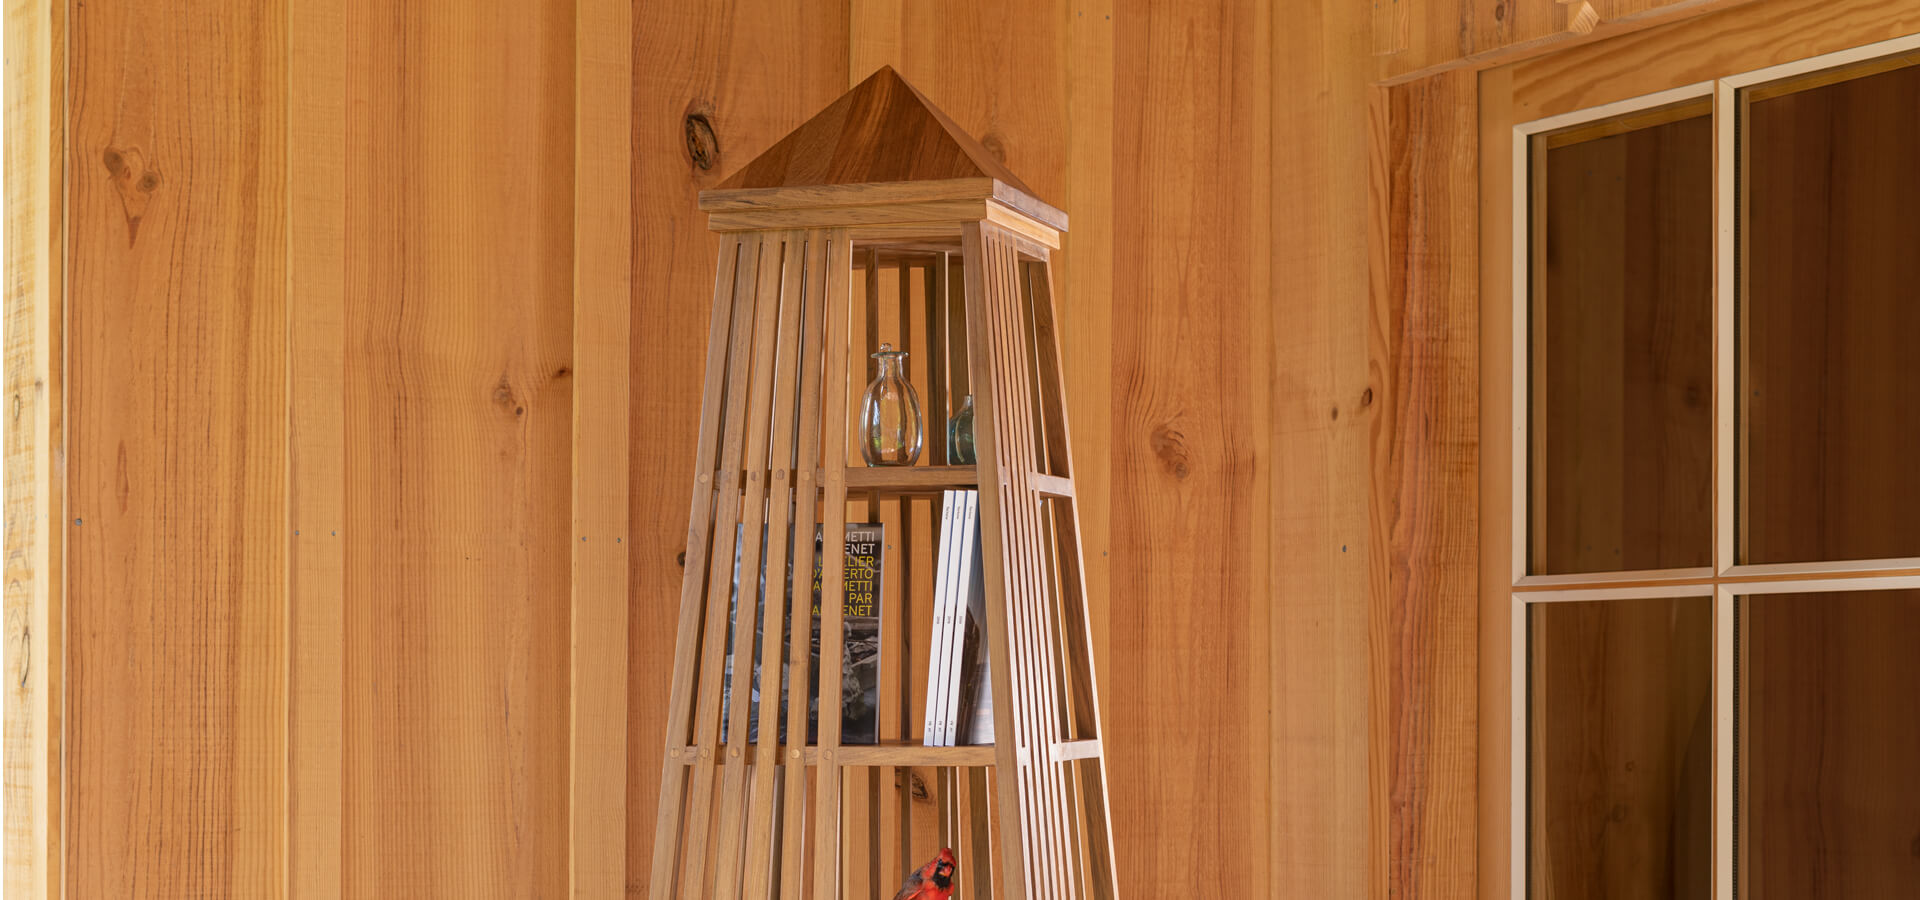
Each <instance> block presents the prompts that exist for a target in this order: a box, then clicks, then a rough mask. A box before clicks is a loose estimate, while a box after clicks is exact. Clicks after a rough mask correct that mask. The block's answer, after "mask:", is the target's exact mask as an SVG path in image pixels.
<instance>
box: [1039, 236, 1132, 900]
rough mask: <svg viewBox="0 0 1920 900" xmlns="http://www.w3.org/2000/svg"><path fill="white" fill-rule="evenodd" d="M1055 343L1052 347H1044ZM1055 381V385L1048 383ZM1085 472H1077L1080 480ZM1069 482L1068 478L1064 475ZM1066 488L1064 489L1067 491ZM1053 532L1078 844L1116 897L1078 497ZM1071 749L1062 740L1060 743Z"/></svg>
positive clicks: (1062, 411) (1046, 375)
mask: <svg viewBox="0 0 1920 900" xmlns="http://www.w3.org/2000/svg"><path fill="white" fill-rule="evenodd" d="M1052 276H1053V269H1052V266H1050V265H1046V266H1042V267H1041V274H1039V275H1037V276H1036V277H1035V279H1034V283H1033V305H1034V310H1033V316H1034V320H1035V321H1036V322H1037V323H1039V327H1036V328H1035V336H1036V340H1039V341H1042V342H1043V343H1042V352H1041V353H1039V354H1038V355H1037V358H1038V359H1039V361H1040V368H1041V372H1040V374H1039V376H1038V377H1039V378H1040V379H1041V382H1042V390H1043V394H1044V393H1045V392H1046V391H1048V390H1051V391H1052V392H1053V393H1054V394H1055V396H1059V395H1060V394H1061V393H1063V392H1064V391H1065V387H1066V377H1065V374H1064V373H1063V372H1062V371H1061V365H1060V348H1059V345H1058V340H1059V338H1058V330H1057V329H1056V328H1054V327H1053V322H1054V321H1055V320H1056V318H1057V316H1058V312H1057V310H1056V309H1055V304H1054V299H1053V298H1054V291H1053V278H1052ZM1047 344H1052V345H1053V346H1052V352H1051V353H1049V352H1047V351H1046V346H1047ZM1048 385H1051V387H1050V388H1049V387H1047V386H1048ZM1053 410H1054V411H1052V412H1050V413H1049V415H1050V416H1052V417H1053V421H1052V422H1051V423H1050V428H1051V429H1052V433H1053V434H1056V435H1057V436H1058V440H1059V442H1060V444H1061V445H1062V446H1063V447H1065V448H1069V449H1070V448H1071V447H1072V446H1073V440H1072V433H1073V432H1072V428H1071V423H1072V419H1071V416H1070V415H1069V412H1068V407H1067V406H1066V404H1065V403H1064V402H1057V403H1056V404H1055V405H1054V407H1053ZM1078 474H1079V473H1076V477H1077V476H1078ZM1051 478H1052V476H1039V475H1036V476H1034V490H1035V491H1036V492H1037V493H1040V494H1042V495H1047V496H1052V497H1056V498H1061V499H1068V500H1072V499H1073V497H1074V491H1073V482H1072V481H1067V482H1066V484H1065V485H1064V486H1061V485H1054V484H1052V483H1051V481H1050V479H1051ZM1061 480H1065V479H1061ZM1062 487H1064V490H1062ZM1054 516H1055V519H1054V520H1053V533H1054V538H1055V541H1056V542H1057V546H1058V553H1059V557H1060V559H1059V565H1060V577H1059V590H1060V603H1061V627H1062V631H1063V634H1062V638H1061V646H1062V648H1063V649H1064V650H1065V653H1066V657H1067V671H1068V673H1069V675H1068V678H1069V679H1070V680H1069V683H1068V684H1067V685H1066V686H1065V689H1066V697H1067V700H1068V704H1069V707H1070V710H1069V717H1068V719H1067V721H1068V723H1069V725H1070V726H1071V728H1072V734H1071V736H1072V737H1073V738H1076V739H1078V740H1076V741H1075V742H1073V743H1072V746H1074V747H1075V748H1076V750H1075V751H1074V752H1086V753H1087V755H1086V756H1072V755H1062V756H1061V757H1060V759H1061V760H1062V761H1065V760H1067V759H1088V760H1089V761H1088V762H1086V763H1084V764H1082V765H1081V766H1080V767H1077V768H1076V769H1075V773H1076V775H1077V776H1078V777H1077V778H1075V779H1074V780H1075V781H1076V782H1077V783H1078V785H1079V789H1078V791H1077V794H1076V801H1077V807H1078V810H1077V812H1078V815H1079V822H1080V825H1081V829H1080V842H1081V844H1082V845H1083V847H1084V848H1085V849H1086V857H1087V861H1086V865H1087V871H1086V895H1087V896H1091V897H1100V898H1106V897H1112V896H1114V894H1115V893H1116V892H1117V889H1118V888H1117V885H1116V884H1115V875H1114V867H1113V866H1114V863H1113V860H1114V855H1113V830H1112V828H1111V823H1110V820H1109V818H1108V817H1109V815H1110V810H1111V809H1112V807H1111V805H1110V804H1109V802H1108V798H1107V791H1106V767H1107V763H1106V757H1105V754H1104V753H1103V751H1102V747H1101V744H1100V737H1101V736H1102V735H1104V734H1106V730H1105V728H1104V727H1103V726H1102V717H1101V710H1102V706H1101V702H1100V681H1099V678H1098V677H1097V675H1096V673H1097V671H1098V670H1099V665H1098V658H1097V655H1096V646H1095V643H1094V628H1093V623H1092V611H1091V610H1090V609H1089V605H1090V604H1089V602H1088V599H1087V584H1086V579H1085V575H1084V573H1085V572H1086V561H1085V560H1086V551H1085V548H1084V547H1082V546H1081V542H1080V534H1081V531H1080V527H1081V526H1080V505H1079V503H1078V502H1077V501H1076V502H1071V503H1065V504H1055V505H1054ZM1064 746H1069V745H1068V744H1059V745H1056V747H1064Z"/></svg>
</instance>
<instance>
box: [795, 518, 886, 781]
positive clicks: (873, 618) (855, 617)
mask: <svg viewBox="0 0 1920 900" xmlns="http://www.w3.org/2000/svg"><path fill="white" fill-rule="evenodd" d="M886 539H887V529H886V526H885V525H884V524H882V523H880V522H863V523H860V524H854V523H851V522H849V523H847V531H846V539H845V545H844V553H845V555H846V569H845V572H844V575H843V577H842V579H841V581H842V583H843V584H845V586H846V592H845V595H844V597H843V598H842V604H841V611H842V615H843V618H842V623H843V626H844V629H845V632H846V636H845V640H844V642H843V643H842V644H841V647H842V653H841V655H840V743H842V744H877V743H879V742H880V615H881V611H880V596H881V588H882V587H883V585H882V583H881V579H882V578H883V577H884V576H885V574H886V565H885V550H886V546H887V540H886ZM825 559H826V557H825V556H823V555H822V554H821V551H820V541H819V539H818V538H817V537H816V539H815V540H814V554H813V664H812V669H811V671H810V673H809V678H808V680H809V681H810V682H811V683H810V684H809V685H808V686H807V687H808V692H807V696H808V698H809V702H808V705H807V743H810V744H812V743H818V742H819V740H820V698H821V694H820V687H821V685H820V642H821V636H820V594H821V581H822V580H823V579H824V577H825V562H824V560H825Z"/></svg>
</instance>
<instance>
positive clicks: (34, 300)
mask: <svg viewBox="0 0 1920 900" xmlns="http://www.w3.org/2000/svg"><path fill="white" fill-rule="evenodd" d="M66 16H67V5H66V4H65V3H43V2H33V3H17V4H9V5H8V7H7V13H6V66H5V76H4V82H5V85H4V87H5V91H6V135H7V140H6V192H7V226H6V234H5V241H6V243H5V254H6V311H5V315H6V379H7V385H6V389H7V398H8V403H9V407H8V412H7V417H6V423H7V425H6V428H5V447H6V522H7V527H6V648H7V650H6V658H7V659H6V661H7V668H6V679H7V688H6V741H5V757H6V893H7V894H8V895H9V896H14V897H58V896H60V890H61V887H62V885H63V884H64V874H63V865H64V863H65V845H64V842H63V841H62V839H61V834H62V830H61V829H62V823H63V821H64V816H63V814H62V813H63V811H62V809H61V800H62V796H63V787H64V779H63V777H62V776H63V773H62V771H61V762H60V760H61V756H62V754H63V752H64V751H63V747H62V740H61V729H62V728H63V727H64V723H63V721H62V711H63V709H64V703H65V701H64V699H63V695H64V692H65V690H66V680H65V678H64V674H63V673H64V670H65V662H64V656H65V650H66V637H65V635H66V631H65V615H64V613H63V611H62V610H63V604H64V601H65V592H66V587H67V582H66V576H65V570H64V559H63V548H64V547H65V538H66V528H65V527H64V524H63V523H64V522H65V519H66V507H65V502H64V501H65V491H64V489H63V486H62V484H61V480H60V478H59V477H58V476H57V474H56V473H57V469H56V468H55V461H56V460H58V459H60V458H61V457H62V456H63V455H64V454H65V453H66V444H65V441H64V429H65V422H64V415H63V414H64V411H65V386H66V380H65V376H66V371H65V367H64V366H63V365H62V364H61V359H62V353H63V347H62V338H63V335H62V329H61V324H62V322H63V320H64V308H63V307H64V297H65V294H64V290H63V287H62V278H63V276H64V267H63V263H64V260H65V253H66V250H67V244H66V241H65V225H64V222H65V215H66V208H65V194H64V191H63V189H62V185H63V180H64V173H65V169H66V134H67V123H66V90H67V75H68V73H67V65H66V62H67V56H66Z"/></svg>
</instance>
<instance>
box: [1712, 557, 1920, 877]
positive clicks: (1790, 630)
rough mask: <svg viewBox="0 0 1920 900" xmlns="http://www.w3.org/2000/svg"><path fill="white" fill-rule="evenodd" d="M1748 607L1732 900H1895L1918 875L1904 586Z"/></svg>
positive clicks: (1913, 605)
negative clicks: (1877, 899) (1740, 828)
mask: <svg viewBox="0 0 1920 900" xmlns="http://www.w3.org/2000/svg"><path fill="white" fill-rule="evenodd" d="M1742 602H1743V603H1745V604H1746V605H1745V608H1744V614H1745V615H1746V617H1747V618H1746V620H1745V621H1746V636H1745V639H1744V640H1743V641H1742V644H1743V648H1744V658H1743V659H1742V660H1741V665H1742V667H1743V671H1744V672H1746V673H1747V676H1746V677H1747V681H1746V683H1745V685H1744V687H1743V689H1742V690H1743V692H1744V694H1745V697H1744V707H1743V708H1744V711H1745V714H1746V716H1747V723H1746V738H1745V742H1744V746H1743V749H1742V750H1741V753H1742V756H1741V761H1742V764H1743V766H1746V767H1748V768H1747V769H1746V771H1745V776H1746V777H1745V779H1744V781H1745V784H1744V786H1743V788H1742V791H1741V804H1742V807H1743V814H1742V820H1743V821H1744V822H1746V823H1747V824H1748V825H1749V826H1750V827H1749V828H1748V829H1747V830H1745V831H1744V832H1743V833H1742V835H1741V843H1742V844H1743V845H1745V846H1743V849H1742V853H1741V856H1742V866H1741V870H1740V873H1739V884H1740V892H1741V894H1742V896H1749V897H1755V898H1759V900H1769V898H1784V897H1871V896H1881V897H1898V896H1901V895H1903V894H1911V893H1912V892H1913V885H1914V884H1915V883H1916V879H1920V857H1916V856H1915V855H1914V853H1913V828H1912V823H1913V821H1914V817H1915V815H1916V814H1920V776H1917V775H1916V773H1915V770H1914V768H1913V766H1911V765H1907V764H1906V763H1907V762H1908V761H1909V760H1911V759H1913V756H1914V754H1915V753H1916V752H1920V720H1916V719H1915V718H1914V717H1913V716H1908V715H1899V714H1892V715H1890V714H1888V711H1889V710H1895V709H1904V708H1905V706H1906V704H1907V703H1908V700H1907V698H1908V697H1909V696H1911V695H1910V694H1909V693H1908V691H1909V690H1910V688H1911V686H1912V685H1913V684H1914V683H1915V682H1916V681H1917V680H1920V665H1917V664H1916V661H1915V657H1914V655H1913V654H1912V652H1911V648H1912V646H1913V641H1914V639H1915V638H1916V637H1920V597H1916V594H1915V592H1914V591H1873V592H1869V593H1852V594H1779V595H1768V596H1759V597H1750V598H1747V599H1745V600H1743V601H1742Z"/></svg>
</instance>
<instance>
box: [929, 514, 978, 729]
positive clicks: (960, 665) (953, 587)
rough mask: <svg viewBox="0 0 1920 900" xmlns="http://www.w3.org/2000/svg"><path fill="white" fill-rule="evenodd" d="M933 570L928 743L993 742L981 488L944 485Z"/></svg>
mask: <svg viewBox="0 0 1920 900" xmlns="http://www.w3.org/2000/svg"><path fill="white" fill-rule="evenodd" d="M940 523H941V527H940V553H939V565H938V567H937V568H935V570H934V590H933V642H932V651H931V653H929V655H928V662H927V704H926V710H927V715H926V722H925V723H924V727H923V729H922V732H921V736H920V742H921V743H922V744H924V745H926V746H928V747H953V746H957V745H960V744H991V743H993V701H992V691H991V690H990V685H989V681H988V678H989V676H988V674H987V648H986V635H987V604H986V595H985V593H984V592H983V590H982V587H981V576H980V492H979V491H963V490H952V491H947V492H946V494H945V496H944V497H943V498H942V502H941V513H940Z"/></svg>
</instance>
